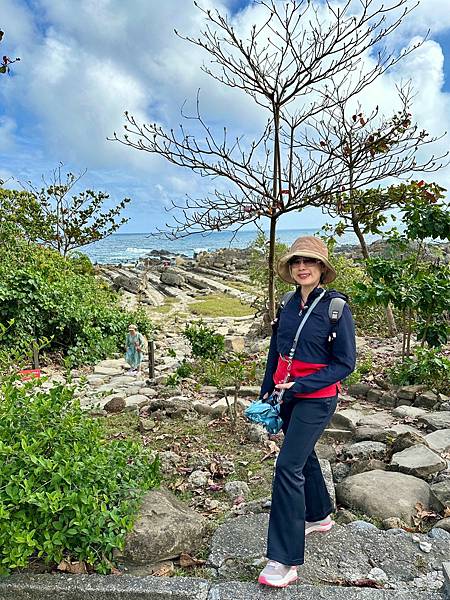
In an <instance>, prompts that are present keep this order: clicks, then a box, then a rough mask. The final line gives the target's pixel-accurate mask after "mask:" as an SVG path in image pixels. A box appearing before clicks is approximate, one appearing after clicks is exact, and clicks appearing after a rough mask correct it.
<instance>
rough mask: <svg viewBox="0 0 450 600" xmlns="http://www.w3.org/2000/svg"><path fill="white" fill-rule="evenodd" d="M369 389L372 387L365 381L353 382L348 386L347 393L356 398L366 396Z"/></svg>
mask: <svg viewBox="0 0 450 600" xmlns="http://www.w3.org/2000/svg"><path fill="white" fill-rule="evenodd" d="M371 389H372V387H371V386H370V385H368V384H367V383H354V384H352V385H349V386H348V393H349V394H350V396H354V397H356V398H366V397H367V394H368V392H369V390H371Z"/></svg>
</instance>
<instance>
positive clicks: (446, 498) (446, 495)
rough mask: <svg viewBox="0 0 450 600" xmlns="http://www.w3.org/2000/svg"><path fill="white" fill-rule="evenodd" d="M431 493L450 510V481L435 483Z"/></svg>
mask: <svg viewBox="0 0 450 600" xmlns="http://www.w3.org/2000/svg"><path fill="white" fill-rule="evenodd" d="M431 491H432V492H433V494H434V495H435V496H436V498H437V499H438V500H439V502H440V503H441V504H442V505H443V506H446V507H447V508H450V479H446V480H445V481H440V482H439V483H433V484H432V486H431Z"/></svg>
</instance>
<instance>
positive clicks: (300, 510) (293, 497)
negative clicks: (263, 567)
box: [267, 395, 337, 565]
mask: <svg viewBox="0 0 450 600" xmlns="http://www.w3.org/2000/svg"><path fill="white" fill-rule="evenodd" d="M336 404H337V395H336V396H332V397H329V398H298V399H297V398H296V399H293V400H290V401H289V402H287V403H286V404H282V405H281V417H282V418H283V431H284V434H285V438H284V443H283V446H282V447H281V450H280V453H279V455H278V458H277V462H276V467H275V476H274V480H273V488H272V506H271V510H270V520H269V534H268V540H267V558H269V559H270V560H276V561H278V562H280V563H283V564H284V565H302V564H303V562H304V552H305V520H306V521H320V520H321V519H324V518H325V517H326V516H327V515H329V514H330V513H331V512H332V510H333V506H332V504H331V500H330V496H329V494H328V491H327V488H326V485H325V481H324V479H323V475H322V471H321V469H320V464H319V461H318V458H317V455H316V453H315V452H314V446H315V444H316V442H317V440H318V439H319V437H320V436H321V434H322V432H323V430H324V429H325V427H326V425H327V424H328V422H329V420H330V419H331V416H332V415H333V413H334V411H335V410H336Z"/></svg>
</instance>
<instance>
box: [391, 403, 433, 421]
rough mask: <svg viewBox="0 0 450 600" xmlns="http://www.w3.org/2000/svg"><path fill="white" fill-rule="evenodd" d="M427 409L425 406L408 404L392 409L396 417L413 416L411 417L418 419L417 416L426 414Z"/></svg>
mask: <svg viewBox="0 0 450 600" xmlns="http://www.w3.org/2000/svg"><path fill="white" fill-rule="evenodd" d="M426 412H427V411H426V410H424V409H423V408H417V407H415V406H409V405H407V404H401V405H400V406H397V408H394V410H393V411H392V414H393V415H395V416H396V417H400V418H402V419H404V418H405V417H408V418H411V419H417V417H420V416H421V415H424V414H426Z"/></svg>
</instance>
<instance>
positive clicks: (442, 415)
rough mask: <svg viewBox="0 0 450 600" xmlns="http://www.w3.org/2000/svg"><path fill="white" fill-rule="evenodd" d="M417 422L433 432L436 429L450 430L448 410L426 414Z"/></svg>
mask: <svg viewBox="0 0 450 600" xmlns="http://www.w3.org/2000/svg"><path fill="white" fill-rule="evenodd" d="M419 421H421V422H422V423H425V425H426V426H427V427H429V428H430V429H432V430H433V431H434V430H436V429H450V410H442V411H438V412H432V413H428V414H427V415H422V416H421V417H419Z"/></svg>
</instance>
